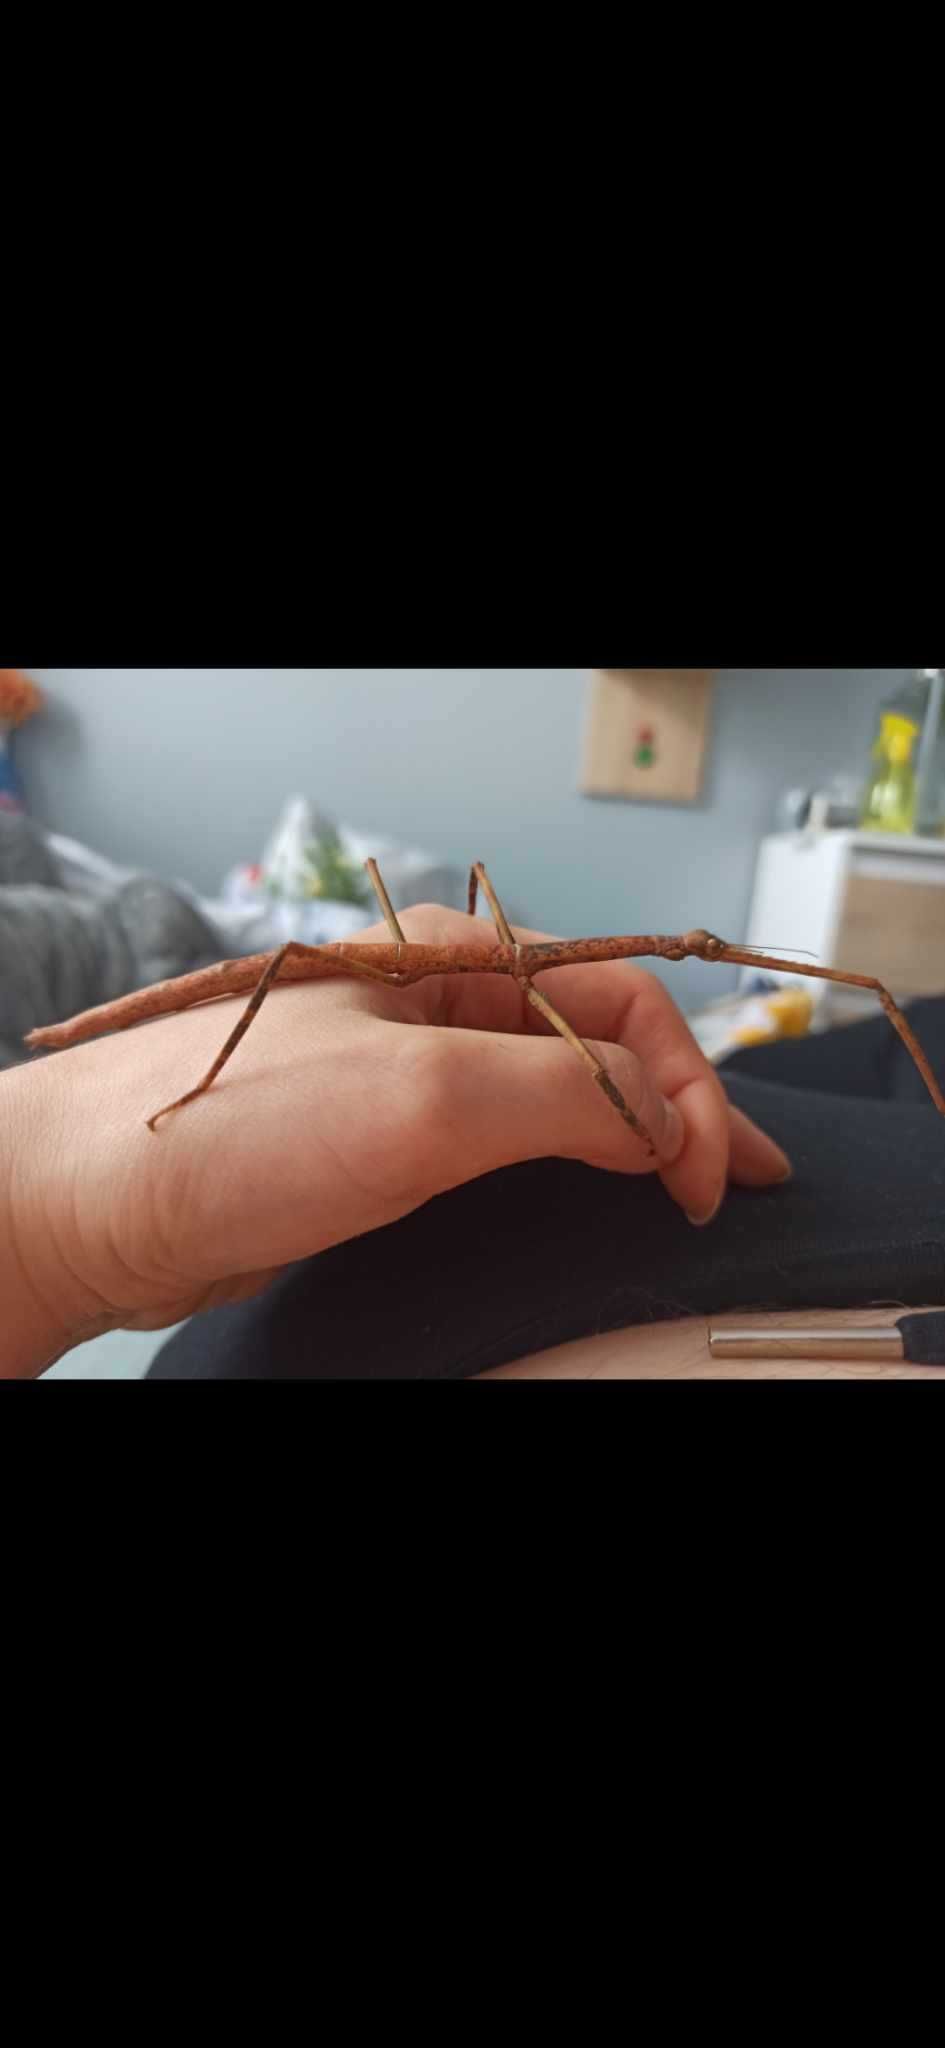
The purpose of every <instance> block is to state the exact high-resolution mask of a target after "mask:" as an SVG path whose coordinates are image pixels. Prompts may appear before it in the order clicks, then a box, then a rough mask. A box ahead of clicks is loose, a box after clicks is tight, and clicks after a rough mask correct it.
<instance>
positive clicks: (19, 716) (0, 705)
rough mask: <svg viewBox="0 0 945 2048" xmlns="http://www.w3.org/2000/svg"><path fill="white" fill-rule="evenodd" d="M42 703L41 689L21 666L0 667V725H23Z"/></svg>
mask: <svg viewBox="0 0 945 2048" xmlns="http://www.w3.org/2000/svg"><path fill="white" fill-rule="evenodd" d="M42 703H43V697H42V691H41V690H38V689H37V687H36V684H35V683H33V682H31V681H30V678H29V676H26V675H24V674H23V670H22V669H21V668H0V725H25V723H26V720H27V719H28V718H32V717H33V714H34V712H36V711H39V710H41V709H42Z"/></svg>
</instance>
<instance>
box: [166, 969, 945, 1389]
mask: <svg viewBox="0 0 945 2048" xmlns="http://www.w3.org/2000/svg"><path fill="white" fill-rule="evenodd" d="M910 1017H911V1019H912V1022H913V1024H914V1025H915V1028H916V1031H917V1033H918V1036H919V1038H920V1040H921V1042H922V1044H923V1045H924V1046H925V1048H926V1051H927V1052H928V1054H929V1057H930V1059H931V1061H932V1065H933V1067H934V1068H935V1069H936V1071H937V1073H938V1074H939V1076H940V1077H942V1078H945V998H935V999H930V1000H928V1001H925V1002H921V1003H916V1004H914V1005H913V1006H912V1009H911V1011H910ZM723 1080H724V1081H725V1085H726V1088H727V1090H728V1093H729V1095H730V1096H731V1099H732V1101H733V1102H736V1103H737V1104H738V1105H739V1107H740V1108H741V1109H744V1110H746V1111H747V1113H748V1114H749V1116H753V1117H755V1118H756V1119H757V1121H758V1122H759V1123H760V1124H761V1125H762V1126H763V1127H764V1129H765V1130H767V1131H769V1132H770V1133H771V1135H772V1137H774V1138H776V1139H777V1141H778V1143H779V1144H780V1145H782V1146H783V1147H784V1149H785V1151H786V1152H787V1153H788V1154H789V1156H790V1158H791V1160H792V1161H793V1164H794V1179H793V1181H792V1182H790V1183H789V1184H788V1186H786V1187H782V1188H775V1189H771V1190H769V1191H764V1192H754V1191H750V1190H745V1189H733V1190H732V1191H731V1193H730V1194H729V1197H728V1199H727V1201H726V1203H725V1206H724V1209H723V1211H722V1214H721V1216H720V1217H719V1219H718V1221H717V1222H716V1223H714V1224H712V1225H711V1227H710V1228H709V1229H708V1230H705V1231H698V1230H694V1229H693V1228H692V1226H691V1225H690V1224H689V1223H687V1222H686V1220H685V1218H684V1217H683V1216H682V1215H681V1213H680V1211H679V1210H678V1209H677V1208H676V1206H675V1205H674V1203H672V1202H671V1201H670V1200H669V1197H668V1196H667V1195H666V1194H665V1193H664V1191H663V1189H662V1187H660V1186H659V1185H658V1184H654V1182H653V1181H652V1180H651V1179H625V1178H624V1177H623V1176H622V1175H620V1174H609V1173H601V1172H598V1171H597V1170H596V1169H594V1168H591V1167H586V1166H578V1165H573V1164H571V1163H570V1162H569V1161H565V1160H555V1159H551V1160H540V1161H538V1162H536V1163H533V1164H530V1165H525V1166H518V1167H511V1168H508V1169H506V1170H504V1171H502V1172H501V1173H496V1174H491V1175H489V1177H488V1178H487V1179H485V1180H480V1181H474V1182H472V1183H471V1184H470V1185H468V1186H466V1187H462V1188H458V1189H457V1190H456V1191H455V1192H454V1193H453V1194H449V1195H443V1196H441V1197H440V1198H439V1199H438V1200H436V1201H434V1202H430V1203H428V1204H427V1206H426V1207H425V1208H423V1209H421V1210H419V1211H417V1212H416V1213H415V1214H414V1215H412V1216H408V1217H406V1218H405V1219H404V1220H403V1221H402V1222H400V1223H395V1224H392V1225H391V1226H390V1228H389V1229H387V1230H380V1231H376V1232H375V1233H374V1234H373V1235H372V1236H370V1237H366V1238H359V1239H356V1240H354V1241H353V1242H351V1243H348V1244H343V1245H338V1246H337V1247H336V1248H335V1249H334V1250H333V1251H329V1252H323V1253H321V1255H320V1256H319V1257H318V1258H315V1259H310V1260H307V1261H306V1262H305V1263H304V1264H302V1265H299V1266H294V1267H291V1268H289V1269H288V1271H287V1272H286V1273H284V1274H283V1275H282V1276H281V1278H280V1279H279V1280H278V1281H277V1282H276V1283H275V1285H274V1286H273V1287H272V1288H271V1289H270V1290H269V1292H268V1293H267V1294H266V1295H264V1296H263V1297H262V1298H261V1299H260V1300H259V1301H255V1302H249V1303H244V1304H243V1305H242V1306H240V1307H237V1308H231V1309H220V1310H217V1311H216V1312H215V1313H214V1314H212V1315H208V1316H202V1317H198V1318H197V1319H196V1320H195V1321H194V1322H193V1323H191V1324H189V1325H188V1327H187V1328H186V1329H185V1330H183V1331H181V1332H180V1334H179V1335H178V1336H176V1337H174V1338H172V1340H171V1342H170V1343H169V1344H167V1345H166V1346H165V1348H164V1350H163V1351H162V1352H161V1353H160V1355H159V1357H158V1358H157V1359H156V1360H155V1362H154V1365H153V1366H152V1368H151V1375H150V1377H151V1378H153V1379H337V1378H345V1379H355V1378H361V1379H461V1378H464V1377H466V1376H468V1375H470V1374H472V1373H477V1372H481V1371H483V1370H484V1369H485V1368H486V1367H488V1366H494V1365H503V1364H507V1363H509V1362H510V1361H511V1360H513V1359H517V1358H524V1357H527V1356H528V1355H529V1354H530V1353H531V1352H534V1351H543V1350H545V1349H547V1348H548V1347H549V1346H551V1345H554V1344H562V1343H565V1342H567V1341H568V1340H570V1339H572V1338H576V1337H586V1336H590V1335H594V1334H596V1333H598V1332H601V1331H606V1330H615V1329H623V1328H625V1327H626V1326H627V1325H628V1324H632V1323H643V1322H665V1321H668V1320H671V1319H672V1318H675V1317H679V1316H687V1315H718V1314H720V1313H723V1312H724V1311H726V1310H738V1309H792V1308H841V1307H843V1308H846V1307H866V1306H872V1305H880V1304H882V1305H887V1304H890V1305H892V1304H894V1305H895V1306H897V1307H900V1306H904V1307H922V1306H928V1305H931V1304H936V1303H937V1304H945V1121H943V1119H942V1118H941V1117H940V1116H938V1114H937V1113H936V1111H935V1109H934V1108H933V1106H932V1104H931V1102H930V1101H929V1098H928V1095H927V1093H926V1091H925V1088H924V1086H923V1083H922V1080H921V1078H920V1076H919V1075H918V1073H917V1072H916V1069H915V1067H914V1066H913V1063H912V1061H911V1060H910V1058H909V1056H908V1054H907V1052H906V1050H905V1048H904V1046H903V1045H902V1044H901V1043H900V1041H899V1039H898V1038H897V1037H896V1035H895V1033H894V1032H893V1030H892V1027H891V1026H890V1025H889V1024H888V1023H887V1020H886V1018H885V1017H882V1016H880V1017H877V1018H876V1019H875V1021H873V1020H871V1021H870V1022H868V1023H865V1024H857V1025H853V1026H850V1027H848V1028H845V1029H843V1030H840V1031H835V1032H831V1033H829V1034H827V1035H826V1036H823V1037H819V1038H811V1039H804V1040H799V1041H792V1042H782V1043H781V1044H778V1045H774V1046H765V1047H758V1048H756V1049H753V1050H752V1051H750V1052H744V1053H739V1054H738V1055H736V1057H735V1058H734V1059H732V1060H730V1061H729V1062H728V1064H727V1066H726V1067H725V1068H724V1070H723Z"/></svg>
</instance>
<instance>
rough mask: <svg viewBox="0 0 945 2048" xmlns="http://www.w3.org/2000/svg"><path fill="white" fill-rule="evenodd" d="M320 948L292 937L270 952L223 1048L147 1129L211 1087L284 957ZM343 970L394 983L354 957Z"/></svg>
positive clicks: (150, 1120) (296, 956) (305, 954)
mask: <svg viewBox="0 0 945 2048" xmlns="http://www.w3.org/2000/svg"><path fill="white" fill-rule="evenodd" d="M320 951H321V948H320V947H318V946H302V945H299V944H298V943H297V942H296V941H294V940H293V941H290V943H289V944H288V945H287V946H282V947H280V949H279V951H278V953H274V954H273V956H272V959H271V960H270V962H269V965H268V967H267V968H266V970H265V972H264V974H263V975H262V977H261V979H260V981H259V983H258V985H257V987H256V988H255V989H254V991H253V994H252V995H251V997H250V999H249V1002H248V1004H247V1006H246V1009H245V1010H244V1012H243V1015H242V1017H241V1018H240V1020H239V1023H238V1024H237V1026H236V1028H235V1030H234V1031H231V1033H230V1036H229V1038H228V1039H227V1041H226V1044H225V1046H224V1047H223V1050H222V1052H220V1053H218V1054H217V1057H216V1059H215V1060H214V1062H213V1065H212V1067H211V1068H210V1070H209V1072H208V1073H206V1074H205V1075H204V1077H203V1080H202V1081H200V1082H199V1083H198V1085H197V1087H196V1088H191V1089H190V1090H189V1091H188V1093H187V1094H186V1095H181V1096H180V1097H179V1099H178V1101H177V1102H169V1103H168V1104H167V1106H166V1108H164V1109H159V1110H158V1111H157V1114H156V1115H155V1116H149V1118H148V1129H149V1131H155V1132H156V1131H157V1127H158V1124H159V1123H160V1122H161V1120H162V1118H163V1117H166V1116H171V1115H172V1114H173V1112H174V1111H175V1110H177V1109H186V1108H187V1105H188V1103H191V1102H197V1101H199V1099H200V1096H201V1095H206V1093H207V1090H208V1089H209V1088H212V1087H213V1084H214V1081H215V1080H216V1079H217V1077H218V1075H220V1074H222V1072H223V1069H224V1067H225V1066H226V1065H227V1064H228V1062H229V1061H230V1060H231V1059H232V1057H233V1054H234V1053H235V1051H236V1049H237V1046H238V1045H240V1044H241V1043H242V1041H243V1039H244V1038H245V1036H246V1033H247V1031H248V1030H249V1027H250V1025H251V1023H252V1022H253V1019H254V1017H257V1016H258V1014H259V1011H260V1010H261V1008H262V1006H263V1003H264V1002H265V1000H266V997H267V995H268V994H269V993H270V990H271V989H272V988H274V987H275V984H276V982H277V981H278V978H279V974H280V972H281V970H282V968H283V967H284V966H285V963H286V961H287V960H299V959H306V958H310V957H311V956H312V955H313V954H316V955H317V954H319V953H320ZM345 973H346V974H356V975H361V976H362V977H363V978H364V979H366V980H368V981H382V982H384V983H385V985H390V984H393V985H394V986H396V982H397V977H396V976H392V975H389V974H383V973H381V971H380V969H379V968H374V967H367V966H363V965H361V964H360V963H359V962H358V961H355V960H347V961H346V962H345Z"/></svg>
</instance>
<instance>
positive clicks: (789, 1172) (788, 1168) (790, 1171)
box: [771, 1160, 794, 1188]
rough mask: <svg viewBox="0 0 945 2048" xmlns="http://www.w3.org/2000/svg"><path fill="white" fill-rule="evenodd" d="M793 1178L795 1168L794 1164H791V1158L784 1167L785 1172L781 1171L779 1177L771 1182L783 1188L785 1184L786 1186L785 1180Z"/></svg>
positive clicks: (776, 1186) (773, 1185) (774, 1185)
mask: <svg viewBox="0 0 945 2048" xmlns="http://www.w3.org/2000/svg"><path fill="white" fill-rule="evenodd" d="M793 1179H794V1168H793V1166H792V1165H791V1162H790V1160H788V1161H787V1163H786V1165H785V1168H784V1172H783V1173H779V1174H778V1177H777V1179H776V1180H773V1181H772V1183H771V1185H772V1187H774V1188H783V1186H784V1183H785V1181H786V1180H793Z"/></svg>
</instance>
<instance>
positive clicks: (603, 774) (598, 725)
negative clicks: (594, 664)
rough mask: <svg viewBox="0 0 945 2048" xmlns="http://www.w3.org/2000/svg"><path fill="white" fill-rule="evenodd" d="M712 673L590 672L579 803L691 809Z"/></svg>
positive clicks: (697, 789)
mask: <svg viewBox="0 0 945 2048" xmlns="http://www.w3.org/2000/svg"><path fill="white" fill-rule="evenodd" d="M716 673H717V671H716V670H715V669H712V668H605V669H595V670H594V671H593V679H592V683H591V699H590V707H589V714H588V723H587V739H586V746H585V755H584V776H583V781H582V785H581V786H582V789H583V792H584V794H585V796H600V797H623V798H625V799H627V800H629V801H636V802H642V803H675V804H684V803H695V802H696V800H697V799H698V797H699V796H700V795H701V793H702V785H703V775H704V769H705V757H706V747H707V743H708V734H709V720H710V716H711V708H712V688H713V683H714V679H715V676H716Z"/></svg>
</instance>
